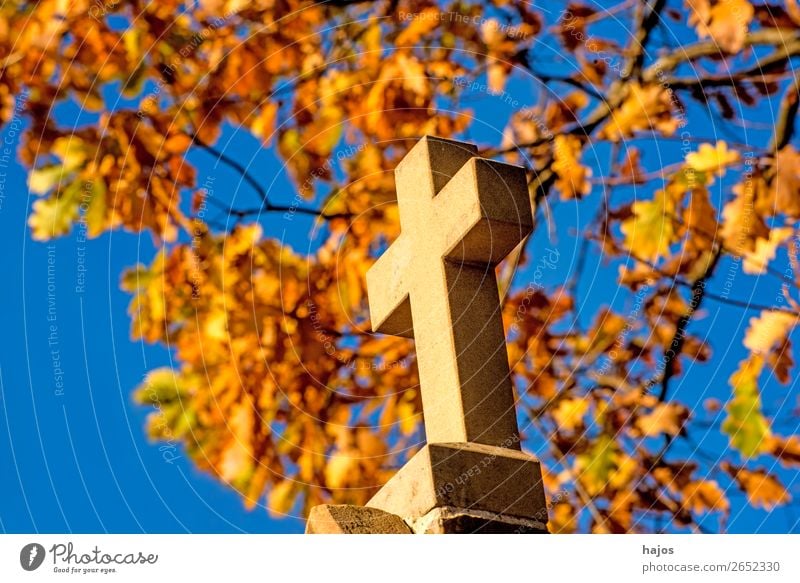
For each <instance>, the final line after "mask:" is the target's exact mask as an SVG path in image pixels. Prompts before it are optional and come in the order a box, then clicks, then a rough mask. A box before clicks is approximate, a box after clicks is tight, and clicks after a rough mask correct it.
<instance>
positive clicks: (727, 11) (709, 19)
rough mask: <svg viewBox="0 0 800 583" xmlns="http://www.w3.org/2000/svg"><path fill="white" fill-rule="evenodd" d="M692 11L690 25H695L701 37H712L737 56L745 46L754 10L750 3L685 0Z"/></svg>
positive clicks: (725, 0) (719, 44) (727, 0)
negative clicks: (713, 2)
mask: <svg viewBox="0 0 800 583" xmlns="http://www.w3.org/2000/svg"><path fill="white" fill-rule="evenodd" d="M686 4H687V6H688V7H689V8H690V9H691V10H692V14H691V16H690V17H689V24H691V25H694V26H696V28H697V34H698V35H699V36H700V38H708V37H711V38H712V39H713V40H714V42H715V43H716V44H717V45H718V46H719V48H720V49H722V50H723V51H725V52H728V53H737V52H739V51H740V50H741V49H742V47H743V46H744V41H745V37H746V36H747V30H748V28H749V26H750V21H751V20H752V19H753V15H754V14H755V10H754V9H753V6H752V5H751V4H750V2H748V1H747V0H719V1H718V2H716V3H715V4H714V5H713V6H712V5H711V4H710V3H709V2H708V0H686Z"/></svg>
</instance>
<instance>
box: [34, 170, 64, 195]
mask: <svg viewBox="0 0 800 583" xmlns="http://www.w3.org/2000/svg"><path fill="white" fill-rule="evenodd" d="M63 172H64V167H63V166H60V165H55V166H42V167H41V168H36V169H34V170H31V171H30V173H29V174H28V189H29V190H30V191H31V192H32V193H34V194H47V193H48V192H50V190H51V189H52V188H53V187H54V186H55V185H57V184H58V182H59V180H61V175H62V173H63Z"/></svg>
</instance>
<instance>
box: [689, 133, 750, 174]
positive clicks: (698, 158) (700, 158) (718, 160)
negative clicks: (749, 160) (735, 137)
mask: <svg viewBox="0 0 800 583" xmlns="http://www.w3.org/2000/svg"><path fill="white" fill-rule="evenodd" d="M738 160H739V152H737V151H735V150H728V145H727V144H726V143H725V142H723V141H720V142H717V145H716V146H712V145H711V144H700V147H699V148H698V150H697V152H691V153H689V154H687V155H686V163H687V164H688V165H689V166H690V167H691V168H693V169H694V170H696V171H698V172H713V173H716V174H718V175H719V176H722V175H723V174H724V173H725V167H726V166H729V165H730V164H733V163H734V162H737V161H738Z"/></svg>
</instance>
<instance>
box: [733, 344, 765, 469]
mask: <svg viewBox="0 0 800 583" xmlns="http://www.w3.org/2000/svg"><path fill="white" fill-rule="evenodd" d="M763 367H764V359H763V358H762V357H761V356H752V357H750V358H748V359H747V360H744V361H742V363H741V364H740V366H739V370H737V371H736V372H735V373H733V374H732V375H731V378H730V381H729V382H730V384H731V387H732V388H733V399H731V401H730V402H729V403H728V405H727V407H726V410H727V412H728V416H727V417H726V418H725V420H724V421H723V422H722V431H723V432H724V433H726V434H728V436H729V438H730V441H731V445H732V446H733V447H735V448H736V449H738V450H739V451H740V452H741V453H742V455H743V456H744V457H746V458H749V457H753V456H755V455H757V454H759V453H761V452H762V451H764V450H765V449H766V446H767V445H768V440H769V437H770V429H769V424H768V423H767V420H766V418H765V417H764V414H763V412H762V410H761V395H760V392H759V389H758V376H759V375H760V374H761V370H762V369H763Z"/></svg>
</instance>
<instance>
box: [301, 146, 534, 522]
mask: <svg viewBox="0 0 800 583" xmlns="http://www.w3.org/2000/svg"><path fill="white" fill-rule="evenodd" d="M395 178H396V182H397V202H398V205H399V207H400V227H401V234H400V236H399V237H398V239H397V240H396V241H395V242H394V243H392V245H391V246H390V247H389V249H388V250H387V251H386V252H385V253H384V254H383V255H382V256H381V258H380V259H378V261H377V262H375V264H374V265H373V266H372V268H371V269H370V270H369V271H368V272H367V287H368V290H369V307H370V313H371V316H372V327H373V329H374V330H376V331H378V332H384V333H386V334H397V335H402V336H409V337H413V338H414V341H415V343H416V349H417V362H418V364H419V376H420V385H421V386H422V407H423V414H424V416H425V432H426V436H427V442H428V443H427V444H426V445H425V447H423V448H422V449H420V450H419V451H418V452H417V453H416V454H414V456H413V457H412V458H411V459H410V460H408V462H406V464H405V465H403V467H402V468H400V469H399V470H398V472H397V473H396V474H395V475H394V476H393V477H392V478H391V479H390V480H389V481H388V482H387V483H386V484H384V486H383V487H382V488H381V489H380V490H378V492H376V493H375V495H374V496H373V497H372V498H371V499H370V501H369V502H367V505H366V506H365V507H359V506H347V505H321V506H317V507H315V508H314V509H313V510H312V512H311V514H310V515H309V520H308V524H307V526H306V532H309V533H404V532H405V533H411V532H413V533H458V532H505V533H545V532H547V526H546V522H547V504H546V501H545V496H544V488H543V485H542V474H541V467H540V464H539V462H538V461H537V460H536V458H535V457H533V456H531V455H528V454H526V453H524V452H522V451H521V447H520V443H519V441H520V440H519V430H518V428H517V421H516V414H515V411H514V391H513V387H512V385H511V379H510V375H509V369H508V356H507V354H506V344H505V334H504V332H503V321H502V318H501V314H500V297H499V293H498V289H497V280H496V278H495V273H494V268H495V266H496V265H497V264H498V263H499V262H500V261H501V260H502V259H503V258H504V257H505V256H506V255H508V253H509V252H511V250H512V249H514V247H515V246H516V245H518V244H519V243H520V242H521V241H522V240H523V239H524V238H525V237H526V236H527V235H528V234H529V233H530V231H531V229H532V225H533V220H532V216H531V208H530V200H529V197H528V186H527V182H526V180H525V172H524V171H523V169H522V168H518V167H516V166H510V165H508V164H501V163H499V162H492V161H490V160H485V159H483V158H478V157H477V148H475V146H472V145H470V144H464V143H461V142H455V141H452V140H444V139H441V138H433V137H430V136H428V137H425V138H423V139H422V140H420V142H419V143H418V144H417V145H416V146H414V148H413V149H412V150H411V151H410V152H409V153H408V154H407V155H406V157H405V158H403V160H402V162H400V164H399V165H398V166H397V168H396V169H395Z"/></svg>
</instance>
